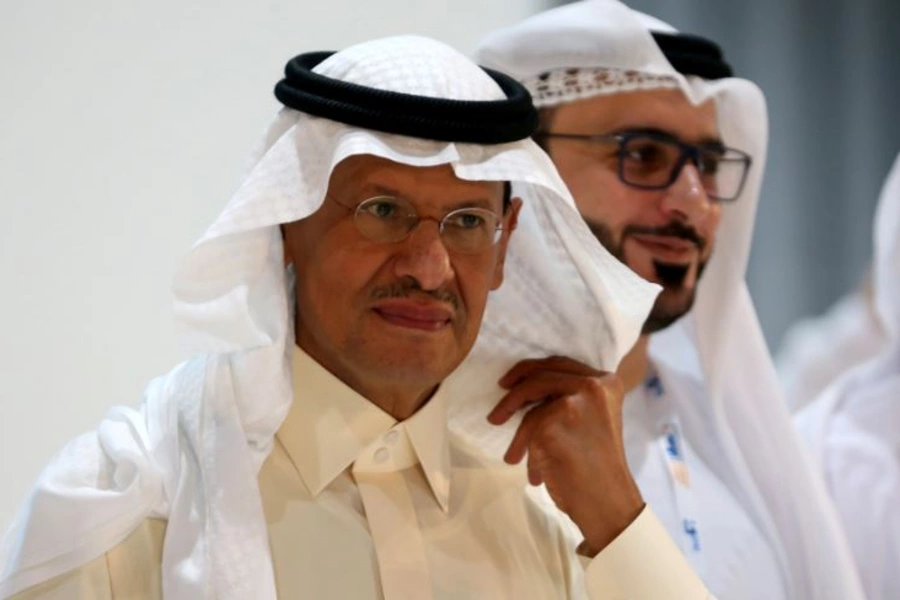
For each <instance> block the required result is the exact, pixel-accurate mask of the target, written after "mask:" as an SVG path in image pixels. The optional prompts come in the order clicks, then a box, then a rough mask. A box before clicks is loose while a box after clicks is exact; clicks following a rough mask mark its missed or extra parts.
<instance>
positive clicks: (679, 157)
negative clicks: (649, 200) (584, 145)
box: [535, 131, 753, 202]
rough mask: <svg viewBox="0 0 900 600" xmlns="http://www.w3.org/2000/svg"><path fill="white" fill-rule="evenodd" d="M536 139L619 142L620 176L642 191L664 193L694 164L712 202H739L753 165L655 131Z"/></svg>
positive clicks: (728, 151)
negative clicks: (661, 191) (659, 191)
mask: <svg viewBox="0 0 900 600" xmlns="http://www.w3.org/2000/svg"><path fill="white" fill-rule="evenodd" d="M535 137H537V138H553V139H568V140H576V141H582V142H588V143H595V144H609V143H617V144H618V145H619V152H618V175H619V179H620V180H621V181H622V183H625V184H627V185H630V186H632V187H636V188H640V189H643V190H662V189H665V188H667V187H669V186H670V185H672V184H673V183H675V180H676V179H678V176H679V175H680V174H681V169H683V168H684V165H685V164H687V161H689V160H690V161H691V162H693V163H694V165H696V167H697V171H698V172H699V173H700V180H701V183H702V185H703V189H704V191H705V192H706V195H707V196H709V198H710V199H712V200H718V201H722V202H728V201H731V200H736V199H737V198H738V197H739V196H740V195H741V191H742V190H743V189H744V183H745V182H746V180H747V173H748V172H749V170H750V165H751V163H752V162H753V161H752V159H751V157H750V155H749V154H747V153H746V152H743V151H741V150H737V149H735V148H728V147H727V146H724V145H723V144H720V143H716V142H711V143H706V144H696V145H695V144H687V143H685V142H682V141H681V140H679V139H678V138H676V137H674V136H671V135H667V134H665V133H662V132H656V131H623V132H619V133H610V134H601V135H583V134H576V133H556V132H549V131H547V132H538V133H536V134H535Z"/></svg>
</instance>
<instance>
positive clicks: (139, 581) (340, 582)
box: [0, 37, 707, 600]
mask: <svg viewBox="0 0 900 600" xmlns="http://www.w3.org/2000/svg"><path fill="white" fill-rule="evenodd" d="M286 74H287V76H286V78H285V80H283V81H282V82H281V83H279V85H278V86H277V88H276V95H277V96H278V98H279V99H280V100H281V101H282V102H283V103H284V104H285V105H286V106H287V107H289V108H287V109H285V110H284V111H282V113H281V114H280V115H279V117H278V119H277V120H276V121H275V123H274V124H273V125H272V127H271V128H270V130H269V132H268V134H267V136H266V140H265V143H264V144H263V146H262V150H261V151H260V153H259V155H258V156H257V159H256V161H255V164H254V167H253V168H252V170H251V171H250V173H249V174H248V176H247V177H246V179H245V180H244V181H243V183H242V185H241V187H240V189H239V190H238V192H237V194H236V195H235V196H234V197H233V198H232V200H231V202H230V204H229V205H228V207H227V208H226V209H225V211H224V212H223V213H222V215H221V216H220V217H219V218H218V219H217V220H216V221H215V223H214V224H213V225H212V226H211V227H210V228H209V230H207V232H206V234H205V235H204V237H203V238H202V239H201V240H200V241H199V242H198V244H197V245H196V246H195V247H194V249H193V251H192V252H191V253H190V255H189V256H188V257H187V260H186V262H185V265H184V267H183V269H182V270H181V272H180V273H179V274H178V276H177V277H176V281H175V296H176V308H177V314H178V318H179V321H180V322H181V323H182V325H184V327H185V335H186V337H187V338H188V339H189V340H190V341H192V342H193V344H194V348H195V349H196V350H197V351H198V353H199V354H198V356H197V357H196V358H194V359H192V360H190V361H188V362H186V363H184V364H183V365H181V366H180V367H178V368H177V369H176V370H175V371H173V372H172V373H170V374H169V375H167V376H165V377H162V378H160V379H158V380H156V381H154V382H153V383H152V384H151V385H150V387H149V388H148V390H147V393H146V397H145V399H144V402H143V404H142V406H141V408H140V409H139V410H137V411H135V410H131V409H126V408H117V409H114V410H113V411H112V412H111V413H110V415H109V416H108V418H107V419H106V420H105V421H104V422H103V423H102V424H101V425H100V427H99V428H98V430H97V431H96V432H94V433H91V434H88V435H85V436H82V437H81V438H79V439H77V440H75V442H73V443H72V444H70V445H69V446H68V447H67V448H66V450H64V451H63V453H62V454H61V455H60V456H58V457H57V458H56V459H55V460H54V462H53V463H52V464H51V465H50V467H48V469H47V470H46V471H45V473H44V474H43V475H42V477H41V479H40V481H39V482H38V485H37V486H36V488H35V491H34V492H33V494H32V497H31V498H30V501H29V504H28V506H27V507H26V508H25V510H24V511H23V512H22V513H21V514H20V516H19V518H18V519H17V521H16V523H15V524H14V525H13V529H12V531H11V532H10V534H9V535H8V536H7V538H6V541H5V543H4V546H3V548H2V549H0V565H2V567H3V570H2V579H0V596H3V597H7V596H9V595H11V594H17V596H16V597H18V598H57V597H64V598H79V597H82V598H126V597H127V598H158V597H161V596H163V595H164V596H165V597H166V598H169V599H171V598H175V599H180V598H184V599H188V598H189V599H196V598H217V599H247V598H253V599H270V598H274V597H276V595H277V596H281V597H286V598H297V597H308V598H387V599H390V600H393V599H396V598H472V597H485V598H541V599H543V598H551V597H553V598H556V597H582V596H583V595H585V594H586V593H589V594H590V595H591V596H592V597H597V598H619V597H623V598H624V597H627V598H647V599H649V598H660V597H662V596H663V595H666V594H673V597H678V598H698V599H700V598H706V597H707V593H706V591H705V589H704V588H703V586H702V584H701V583H700V582H699V580H698V579H697V578H696V577H695V576H694V575H693V573H692V572H691V570H690V568H689V567H688V566H687V565H686V563H685V562H684V561H683V558H682V557H681V556H680V553H679V552H678V550H677V548H676V547H675V546H674V545H673V544H672V543H671V541H670V540H669V539H668V538H667V536H666V535H665V533H664V532H663V531H662V529H661V526H659V525H657V523H656V521H655V518H654V517H653V515H652V514H651V513H650V512H649V511H648V510H647V509H646V508H645V507H644V502H643V499H642V498H641V496H640V493H639V492H638V490H637V487H636V486H635V484H634V481H633V480H632V478H631V476H630V475H629V473H628V467H627V464H626V463H625V458H624V454H623V452H622V438H621V415H620V408H621V405H620V402H621V394H622V392H621V384H620V383H619V382H618V378H617V377H616V376H614V375H609V374H606V373H604V372H602V371H599V370H597V369H596V368H590V367H586V366H584V365H583V364H582V363H576V362H574V361H572V360H569V359H559V358H537V359H532V360H529V361H527V362H521V363H519V364H518V365H517V366H516V367H515V368H514V369H513V370H512V371H510V372H509V373H508V374H507V376H506V377H505V378H503V379H502V380H500V381H499V384H500V385H498V381H497V380H498V379H499V376H500V375H502V374H503V372H504V371H506V370H508V369H509V367H510V366H512V365H513V363H514V362H515V361H516V360H518V359H519V358H522V357H526V356H534V355H535V354H536V353H541V354H548V353H553V352H558V351H561V350H562V349H563V348H572V345H571V340H572V339H573V338H574V336H575V333H576V332H577V331H579V330H580V329H581V328H582V327H584V326H587V327H590V328H591V329H593V330H594V331H602V332H603V333H602V334H601V335H598V336H596V337H594V338H593V339H592V340H591V341H590V342H589V343H587V344H585V345H584V346H582V347H581V350H582V352H581V353H580V354H579V355H578V358H580V359H581V360H586V361H588V362H590V363H591V364H594V365H597V366H598V367H599V366H607V367H608V368H609V367H612V366H614V364H615V363H616V362H617V361H618V359H619V358H620V357H621V355H622V354H623V353H624V351H625V350H627V348H628V347H630V345H631V344H633V343H634V340H635V339H636V337H637V335H638V332H639V329H640V324H641V323H642V322H643V319H644V318H645V317H646V313H647V311H648V310H649V307H650V305H651V304H652V298H653V294H654V289H653V286H649V285H648V284H646V283H644V282H641V281H640V280H639V279H638V278H636V277H634V275H633V274H631V273H630V272H629V271H628V270H627V269H626V268H624V267H623V266H622V265H620V264H619V263H618V262H617V261H615V260H614V259H612V257H610V256H609V255H608V253H606V252H605V251H604V250H603V249H602V248H601V247H600V246H599V245H597V244H596V243H595V242H594V241H593V240H592V238H591V236H590V233H589V231H588V230H587V228H586V227H585V226H584V223H583V222H582V220H581V218H580V217H579V215H578V213H577V211H576V210H575V208H574V205H573V203H572V202H571V198H570V197H569V196H568V194H567V192H566V190H565V187H564V186H563V185H562V183H561V181H560V180H559V178H558V176H557V175H556V173H555V171H554V170H553V168H552V165H551V163H550V162H549V160H548V159H547V158H546V156H545V155H543V153H541V151H540V150H539V149H538V148H537V147H536V146H535V144H534V143H533V142H531V141H530V140H528V139H527V138H528V136H529V135H530V134H531V133H532V131H533V129H534V126H535V125H536V122H537V121H536V118H537V115H536V112H535V111H534V108H533V106H532V105H531V102H530V99H529V97H528V94H527V93H525V91H524V89H523V88H521V86H519V85H518V84H516V83H515V82H514V81H512V80H511V79H509V78H508V77H505V76H502V75H500V74H498V73H486V72H485V71H482V70H481V69H479V68H478V67H476V66H475V65H474V64H472V63H470V62H469V61H468V60H467V59H465V58H464V57H462V56H461V55H459V54H458V53H456V52H455V51H453V50H451V49H450V48H448V47H446V46H444V45H442V44H439V43H437V42H433V41H430V40H426V39H423V38H414V37H400V38H389V39H385V40H380V41H376V42H371V43H367V44H361V45H359V46H354V47H352V48H349V49H347V50H345V51H342V52H339V53H337V54H333V55H332V54H329V53H313V54H305V55H301V56H299V57H297V58H296V59H294V60H292V61H291V62H290V63H289V64H288V67H287V70H286ZM512 192H515V197H513V194H512ZM523 200H524V203H523ZM514 230H516V232H515V235H513V232H514ZM504 279H505V280H506V283H505V284H504V285H503V286H502V287H501V282H503V281H504ZM498 288H499V289H498ZM491 290H496V291H494V292H493V293H490V292H491ZM489 293H490V301H488V298H489ZM548 308H549V309H551V310H548ZM585 310H587V311H588V313H587V314H586V315H583V314H581V313H583V312H584V311H585ZM485 311H487V312H485ZM483 314H484V315H485V318H484V322H485V323H486V324H488V323H489V324H490V327H487V328H485V330H484V331H482V332H481V333H479V325H480V323H481V322H482V316H483ZM542 314H544V315H548V317H547V318H548V319H555V320H553V321H552V323H551V322H549V321H548V322H546V323H542V322H536V321H534V318H535V316H540V315H542ZM473 345H474V348H473ZM470 350H471V351H472V352H471V354H470ZM467 355H469V356H470V357H473V359H474V362H473V363H472V364H470V365H469V367H465V366H463V367H460V368H458V365H459V364H460V362H461V361H463V359H464V358H465V357H466V356H467ZM538 356H540V354H538ZM486 367H489V368H488V370H487V371H485V370H481V371H479V370H478V368H481V369H484V368H486ZM496 368H499V369H500V370H499V371H497V370H496ZM491 369H494V370H491ZM451 372H453V373H454V375H453V378H451V379H454V381H450V380H447V381H445V378H447V377H448V375H450V374H451ZM488 372H490V373H493V374H492V375H491V376H490V377H486V376H485V373H488ZM548 388H553V391H552V393H551V392H549V391H548ZM562 388H565V389H564V390H562ZM478 394H481V395H482V396H485V395H486V397H489V398H490V401H491V405H494V404H496V408H495V410H494V412H493V413H491V415H490V418H491V420H492V421H493V422H494V423H498V424H503V423H507V424H506V425H505V426H504V427H505V428H506V429H499V428H497V429H496V431H498V432H504V433H503V434H504V435H507V436H508V437H507V441H509V443H510V445H509V448H508V452H507V459H508V460H509V461H510V462H517V461H519V460H521V459H522V456H523V455H524V454H525V453H526V452H527V454H528V463H527V464H528V478H527V479H526V476H525V472H524V470H523V469H520V468H517V467H510V466H508V465H504V464H503V463H502V461H498V460H493V457H491V456H490V455H488V454H485V453H484V452H483V451H482V449H481V448H479V447H478V446H477V445H473V444H470V443H469V442H470V441H473V440H472V439H465V438H464V437H463V436H460V435H457V434H455V433H454V432H452V431H450V430H449V429H448V417H447V413H448V412H449V411H450V410H451V407H452V409H453V411H454V412H455V414H457V415H462V414H475V415H476V417H477V418H476V420H477V421H478V422H479V423H480V424H481V427H482V432H483V430H484V429H485V428H488V429H489V428H490V426H489V425H488V424H487V421H486V420H485V417H486V416H487V413H486V411H480V412H479V410H477V408H478V405H476V404H472V403H471V402H468V400H470V399H472V398H474V397H475V396H477V395H478ZM498 401H499V403H498ZM535 404H539V406H537V407H536V408H534V409H533V410H531V411H530V412H529V413H528V415H527V416H526V417H525V418H524V419H523V420H522V421H521V425H518V426H517V425H516V423H517V420H516V419H517V418H518V417H516V418H514V417H515V416H516V415H519V416H521V412H522V411H521V410H520V409H521V408H522V407H524V406H533V405H535ZM510 423H511V424H512V425H510ZM477 431H478V428H477V427H473V428H471V429H470V430H469V431H468V432H467V433H469V434H474V433H477ZM476 441H477V440H476ZM527 480H530V481H531V482H532V483H545V484H546V487H541V488H534V487H529V486H528V485H527ZM543 490H546V493H544V491H543ZM548 498H549V499H551V500H552V503H554V504H555V505H556V506H558V507H559V508H560V509H561V510H562V511H563V512H564V513H565V514H566V515H568V517H569V518H571V520H572V522H573V523H574V524H575V526H576V527H577V529H578V532H579V537H580V538H582V539H581V540H579V541H580V542H581V547H580V549H579V555H576V553H575V549H574V547H573V546H572V545H570V544H569V540H570V539H571V538H570V537H569V536H568V535H567V532H568V529H567V526H566V524H564V522H563V521H562V520H561V519H559V518H558V516H557V514H555V513H554V511H553V510H550V508H552V505H551V504H548V502H549V501H548ZM582 563H584V565H586V567H587V568H586V570H585V568H584V566H583V565H582Z"/></svg>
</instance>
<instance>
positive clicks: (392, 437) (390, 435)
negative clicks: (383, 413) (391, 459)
mask: <svg viewBox="0 0 900 600" xmlns="http://www.w3.org/2000/svg"><path fill="white" fill-rule="evenodd" d="M399 437H400V434H399V433H398V432H397V430H396V429H392V430H390V431H388V432H387V433H386V434H384V442H385V443H386V444H396V443H397V438H399Z"/></svg>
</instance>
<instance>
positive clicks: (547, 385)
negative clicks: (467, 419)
mask: <svg viewBox="0 0 900 600" xmlns="http://www.w3.org/2000/svg"><path fill="white" fill-rule="evenodd" d="M577 390H578V381H577V380H576V379H575V378H573V376H571V375H566V374H560V373H552V372H549V371H541V372H539V373H536V374H534V375H531V377H529V378H528V379H525V380H521V381H520V382H519V383H518V384H517V385H516V386H515V388H513V389H511V390H510V391H509V392H508V393H507V394H506V395H505V396H503V398H501V399H500V402H498V403H497V406H495V407H494V409H493V410H492V411H491V412H490V413H489V414H488V421H490V422H491V423H493V424H494V425H502V424H503V423H506V422H507V421H508V420H509V419H510V417H512V416H513V415H514V414H516V412H517V411H519V410H522V409H523V408H528V407H529V406H530V405H533V404H540V403H542V402H546V401H547V400H551V399H553V398H555V397H558V396H560V395H562V394H571V393H573V392H576V391H577Z"/></svg>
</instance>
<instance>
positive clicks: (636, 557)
mask: <svg viewBox="0 0 900 600" xmlns="http://www.w3.org/2000/svg"><path fill="white" fill-rule="evenodd" d="M579 558H580V559H581V561H582V564H583V565H584V568H585V586H586V587H587V592H588V596H589V597H590V598H593V599H594V600H668V599H671V600H714V598H713V596H712V595H711V594H710V593H709V591H708V590H707V589H706V586H704V585H703V582H702V581H700V578H699V577H698V576H697V574H696V573H694V571H693V569H692V568H691V566H690V564H688V562H687V559H685V557H684V555H683V554H682V553H681V550H680V549H679V548H678V546H676V545H675V543H674V542H673V541H672V539H671V538H670V537H669V534H668V533H667V532H666V530H665V528H664V527H663V525H662V523H660V522H659V520H658V519H657V518H656V515H654V514H653V511H651V510H650V508H649V507H644V510H643V511H641V514H640V515H638V517H637V518H636V519H635V520H634V522H632V523H631V525H629V526H628V528H627V529H626V530H625V531H623V532H622V533H621V534H619V536H618V537H617V538H616V539H615V540H613V541H612V543H611V544H609V545H608V546H607V547H606V548H604V549H603V550H602V551H601V552H600V553H599V554H597V556H595V557H594V558H593V559H590V558H587V557H583V556H579Z"/></svg>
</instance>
